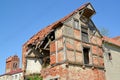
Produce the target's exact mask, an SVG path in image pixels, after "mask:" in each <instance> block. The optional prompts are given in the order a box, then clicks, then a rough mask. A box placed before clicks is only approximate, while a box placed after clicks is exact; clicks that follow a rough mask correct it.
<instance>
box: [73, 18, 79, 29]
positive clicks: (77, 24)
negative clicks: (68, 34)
mask: <svg viewBox="0 0 120 80" xmlns="http://www.w3.org/2000/svg"><path fill="white" fill-rule="evenodd" d="M74 28H76V29H80V27H79V21H78V20H77V19H74Z"/></svg>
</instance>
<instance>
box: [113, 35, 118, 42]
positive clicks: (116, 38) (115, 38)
mask: <svg viewBox="0 0 120 80" xmlns="http://www.w3.org/2000/svg"><path fill="white" fill-rule="evenodd" d="M112 39H114V40H117V41H120V36H117V37H114V38H112Z"/></svg>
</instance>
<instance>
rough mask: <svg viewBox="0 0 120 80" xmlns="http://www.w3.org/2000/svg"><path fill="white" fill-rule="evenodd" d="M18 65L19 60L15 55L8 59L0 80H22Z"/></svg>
mask: <svg viewBox="0 0 120 80" xmlns="http://www.w3.org/2000/svg"><path fill="white" fill-rule="evenodd" d="M19 64H20V59H19V58H18V56H17V55H14V56H10V57H8V58H7V59H6V68H5V69H6V71H5V74H2V75H0V80H23V71H22V69H21V68H20V67H19Z"/></svg>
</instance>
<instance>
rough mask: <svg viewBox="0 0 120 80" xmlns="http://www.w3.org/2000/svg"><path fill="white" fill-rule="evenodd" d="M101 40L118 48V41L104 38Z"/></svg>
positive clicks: (119, 42)
mask: <svg viewBox="0 0 120 80" xmlns="http://www.w3.org/2000/svg"><path fill="white" fill-rule="evenodd" d="M103 40H104V41H105V42H108V43H111V44H114V45H116V46H119V47H120V41H117V40H116V39H113V38H108V37H106V36H104V37H103Z"/></svg>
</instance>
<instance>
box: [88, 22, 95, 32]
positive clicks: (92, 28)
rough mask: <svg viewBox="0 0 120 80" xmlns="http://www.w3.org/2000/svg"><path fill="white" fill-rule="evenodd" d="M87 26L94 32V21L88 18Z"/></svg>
mask: <svg viewBox="0 0 120 80" xmlns="http://www.w3.org/2000/svg"><path fill="white" fill-rule="evenodd" d="M88 27H89V29H90V31H91V32H93V33H94V32H95V31H96V27H95V25H94V23H93V22H92V20H89V23H88Z"/></svg>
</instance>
